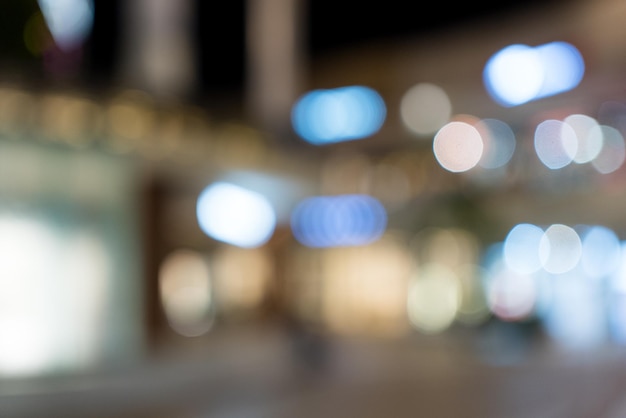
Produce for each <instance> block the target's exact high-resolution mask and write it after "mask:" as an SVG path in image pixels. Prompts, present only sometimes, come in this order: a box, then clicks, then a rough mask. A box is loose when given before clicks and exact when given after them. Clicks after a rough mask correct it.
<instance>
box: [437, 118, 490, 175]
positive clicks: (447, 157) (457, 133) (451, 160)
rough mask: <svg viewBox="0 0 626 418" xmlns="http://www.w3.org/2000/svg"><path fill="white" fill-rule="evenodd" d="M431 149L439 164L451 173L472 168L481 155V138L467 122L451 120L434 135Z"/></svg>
mask: <svg viewBox="0 0 626 418" xmlns="http://www.w3.org/2000/svg"><path fill="white" fill-rule="evenodd" d="M433 151H434V153H435V158H436V159H437V161H438V162H439V164H440V165H441V166H442V167H443V168H445V169H446V170H448V171H451V172H453V173H458V172H463V171H468V170H470V169H472V168H474V167H475V166H476V165H477V164H478V162H479V161H480V159H481V157H482V155H483V140H482V138H481V136H480V133H479V132H478V130H477V129H476V128H475V127H474V126H472V125H471V124H469V123H466V122H460V121H453V122H449V123H447V124H446V125H444V126H443V127H442V128H441V129H440V130H439V131H438V132H437V134H436V135H435V139H434V141H433Z"/></svg>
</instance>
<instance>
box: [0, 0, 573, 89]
mask: <svg viewBox="0 0 626 418" xmlns="http://www.w3.org/2000/svg"><path fill="white" fill-rule="evenodd" d="M558 1H562V0H543V1H542V0H510V1H494V0H479V1H472V2H460V3H454V4H452V3H449V2H417V3H416V2H406V1H402V0H386V1H384V2H379V3H373V2H372V3H368V2H365V3H364V2H361V1H356V0H343V1H336V0H309V1H307V2H306V3H304V7H305V9H304V14H305V18H304V20H305V25H306V27H305V28H304V37H305V45H306V48H307V51H306V54H307V55H308V56H309V58H310V59H313V60H314V59H315V58H316V57H318V56H320V55H323V54H325V53H327V52H331V51H333V50H337V49H343V48H347V47H351V46H356V45H359V44H363V43H368V42H374V41H377V40H394V39H400V38H405V37H420V36H428V35H430V34H434V33H437V32H439V31H445V30H447V29H449V28H451V27H453V26H458V25H461V24H469V23H478V24H479V23H480V21H481V20H485V19H491V18H494V17H497V16H499V15H503V16H504V15H505V14H508V13H513V12H517V11H522V10H526V9H529V8H532V7H536V6H545V5H546V4H547V3H548V2H549V3H557V2H558ZM123 4H124V3H123V0H94V6H95V16H94V25H93V29H92V32H91V35H90V36H89V38H88V40H87V42H86V44H85V46H84V50H83V52H82V53H83V54H84V56H83V58H84V64H83V70H82V72H81V76H80V80H82V81H84V82H86V83H88V84H89V85H91V86H96V87H97V86H108V85H110V84H111V83H112V82H113V81H114V76H115V71H116V69H117V67H118V64H119V58H120V50H121V46H122V43H123V42H124V33H123V26H122V16H121V13H122V5H123ZM194 6H195V8H196V21H195V22H194V26H195V27H194V28H191V29H190V30H193V33H194V37H195V39H196V42H197V47H198V51H197V52H198V58H199V68H198V76H199V83H200V85H199V91H198V93H199V94H200V95H211V94H215V95H228V94H241V93H242V88H243V84H244V81H245V77H246V73H245V72H246V54H245V10H246V1H245V0H229V1H224V2H213V1H203V0H195V5H194ZM37 8H38V6H37V1H36V0H6V1H4V2H3V9H4V11H3V13H0V31H1V33H0V35H1V36H0V60H1V62H2V63H3V65H4V66H5V68H6V67H9V68H11V67H15V68H19V71H20V72H26V73H28V75H29V77H30V79H33V77H35V78H36V77H37V76H39V77H41V78H45V75H44V74H43V73H42V71H41V69H40V67H41V62H40V60H41V58H39V57H35V56H33V55H32V54H31V53H29V51H28V50H27V49H26V47H25V46H24V35H23V33H24V27H25V24H26V22H27V21H28V19H29V17H30V16H31V15H32V14H33V13H34V12H35V11H36V10H37Z"/></svg>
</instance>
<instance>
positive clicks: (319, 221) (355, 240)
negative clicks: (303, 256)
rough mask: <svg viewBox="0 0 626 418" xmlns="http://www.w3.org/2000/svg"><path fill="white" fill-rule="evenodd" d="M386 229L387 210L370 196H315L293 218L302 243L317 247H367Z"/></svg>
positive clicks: (303, 202) (293, 226)
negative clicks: (366, 245)
mask: <svg viewBox="0 0 626 418" xmlns="http://www.w3.org/2000/svg"><path fill="white" fill-rule="evenodd" d="M386 226H387V214H386V212H385V208H384V207H383V205H382V204H381V203H380V202H379V201H378V200H376V199H374V198H373V197H371V196H367V195H340V196H317V197H311V198H308V199H305V200H304V201H302V202H301V203H300V204H299V205H298V206H297V207H296V209H295V210H294V211H293V214H292V217H291V227H292V231H293V234H294V236H295V238H296V239H297V240H298V242H300V243H301V244H303V245H305V246H307V247H316V248H321V247H342V246H358V245H365V244H368V243H371V242H374V241H376V240H377V239H378V238H380V236H381V235H382V234H383V233H384V231H385V228H386Z"/></svg>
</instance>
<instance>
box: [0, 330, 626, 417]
mask: <svg viewBox="0 0 626 418" xmlns="http://www.w3.org/2000/svg"><path fill="white" fill-rule="evenodd" d="M286 337H287V334H285V333H283V332H282V331H281V330H279V329H276V328H271V327H270V328H257V327H255V328H249V329H245V328H237V329H216V330H215V331H214V332H213V333H212V334H211V335H210V338H208V339H207V340H204V341H200V340H198V341H196V342H197V343H198V345H197V346H196V347H193V348H190V347H186V348H185V350H184V351H177V350H174V349H172V350H167V351H165V350H164V351H163V352H161V353H158V354H156V355H155V357H154V358H153V359H152V360H150V361H147V362H145V363H144V364H141V365H135V366H132V367H124V368H118V369H115V370H114V369H111V370H108V371H106V372H102V373H98V374H97V375H95V376H91V377H89V376H81V377H64V378H61V377H55V378H48V379H45V380H42V381H39V382H36V383H34V382H28V381H21V382H20V381H13V382H9V381H4V382H0V388H1V390H0V416H2V417H65V418H71V417H82V418H89V417H129V418H130V417H150V418H161V417H168V418H169V417H180V418H186V417H219V418H222V417H229V418H234V417H273V418H280V417H289V418H291V417H300V418H307V417H356V416H359V417H415V416H428V417H437V418H447V417H480V418H491V417H493V418H503V417H504V418H528V417H541V418H552V417H554V418H557V417H558V418H561V417H563V418H578V417H580V418H600V417H607V418H617V417H624V416H626V400H624V399H623V397H622V396H621V395H622V392H623V391H624V390H626V352H624V350H622V349H620V348H618V347H615V346H606V347H603V348H598V349H594V350H593V351H579V352H569V353H568V354H566V353H563V352H560V351H558V350H557V349H555V347H553V346H552V347H551V346H550V344H547V343H543V342H542V343H536V344H534V343H533V345H532V346H529V347H528V348H527V352H525V353H524V354H523V356H522V357H519V358H518V359H517V360H516V361H510V362H509V364H505V362H501V364H500V365H495V364H493V363H488V362H487V361H486V360H488V359H487V358H484V359H480V358H479V357H477V356H476V352H475V351H473V349H472V347H475V345H473V343H472V342H471V340H472V339H473V338H475V337H472V336H469V335H461V336H458V335H457V336H432V337H427V338H424V336H421V337H420V336H415V338H412V337H411V338H406V339H403V340H394V341H390V340H387V341H383V340H364V339H355V338H351V339H348V338H345V339H336V340H333V341H327V346H326V348H327V349H328V350H329V351H328V357H327V358H326V360H327V363H326V367H323V368H321V369H316V368H307V367H305V364H300V363H298V362H297V358H295V357H294V352H293V350H291V349H292V348H293V345H291V344H290V341H289V340H288V339H286ZM320 360H324V358H323V357H320ZM318 366H319V365H318Z"/></svg>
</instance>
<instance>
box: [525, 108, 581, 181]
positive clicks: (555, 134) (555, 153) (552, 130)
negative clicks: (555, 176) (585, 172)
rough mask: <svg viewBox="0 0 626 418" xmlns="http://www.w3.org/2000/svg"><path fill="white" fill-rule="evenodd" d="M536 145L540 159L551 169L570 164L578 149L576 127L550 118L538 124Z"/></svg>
mask: <svg viewBox="0 0 626 418" xmlns="http://www.w3.org/2000/svg"><path fill="white" fill-rule="evenodd" d="M534 145H535V151H536V153H537V157H539V160H541V162H542V163H543V164H544V165H545V166H546V167H548V168H549V169H551V170H558V169H560V168H563V167H565V166H567V165H569V164H570V163H571V162H572V161H573V158H574V156H575V155H576V153H577V151H578V140H577V137H576V132H575V131H574V129H573V128H572V127H571V126H570V125H569V124H567V123H565V122H562V121H560V120H555V119H548V120H545V121H543V122H541V123H540V124H539V125H537V128H536V129H535V141H534Z"/></svg>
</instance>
